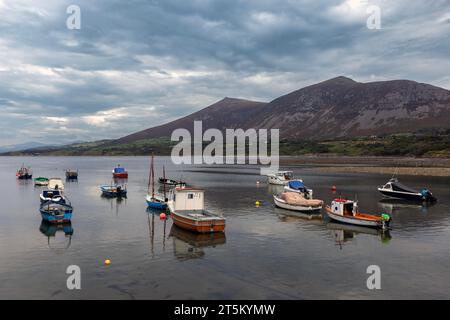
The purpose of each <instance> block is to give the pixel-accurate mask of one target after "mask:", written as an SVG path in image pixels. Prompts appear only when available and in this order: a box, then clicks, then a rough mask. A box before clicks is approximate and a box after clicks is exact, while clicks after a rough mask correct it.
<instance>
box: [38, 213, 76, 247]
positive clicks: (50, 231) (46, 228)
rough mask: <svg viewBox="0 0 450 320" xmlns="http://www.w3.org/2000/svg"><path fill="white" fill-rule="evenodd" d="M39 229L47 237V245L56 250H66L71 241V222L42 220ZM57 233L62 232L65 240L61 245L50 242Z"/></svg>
mask: <svg viewBox="0 0 450 320" xmlns="http://www.w3.org/2000/svg"><path fill="white" fill-rule="evenodd" d="M39 231H41V233H42V234H43V235H45V236H46V237H47V243H48V247H49V248H50V249H52V250H55V251H57V252H63V251H65V250H67V249H68V248H69V247H70V245H71V243H72V235H73V228H72V224H71V223H65V224H51V223H48V222H46V221H45V220H42V222H41V225H40V227H39ZM57 234H64V238H65V241H64V243H63V244H62V245H59V246H55V244H56V243H54V244H52V241H51V240H52V239H56V238H57Z"/></svg>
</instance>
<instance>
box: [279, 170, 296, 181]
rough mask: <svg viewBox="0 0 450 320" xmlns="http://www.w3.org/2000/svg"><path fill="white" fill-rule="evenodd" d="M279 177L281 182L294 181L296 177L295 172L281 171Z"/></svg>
mask: <svg viewBox="0 0 450 320" xmlns="http://www.w3.org/2000/svg"><path fill="white" fill-rule="evenodd" d="M277 177H278V178H280V179H281V180H292V178H293V177H294V172H292V171H279V172H278V173H277Z"/></svg>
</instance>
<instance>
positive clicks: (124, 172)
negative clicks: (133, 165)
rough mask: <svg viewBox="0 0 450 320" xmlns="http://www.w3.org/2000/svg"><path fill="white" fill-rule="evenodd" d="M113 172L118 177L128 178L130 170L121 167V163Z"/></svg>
mask: <svg viewBox="0 0 450 320" xmlns="http://www.w3.org/2000/svg"><path fill="white" fill-rule="evenodd" d="M112 174H113V177H114V178H117V179H128V171H127V170H125V168H123V167H121V166H120V164H119V165H117V167H115V168H114V169H113V171H112Z"/></svg>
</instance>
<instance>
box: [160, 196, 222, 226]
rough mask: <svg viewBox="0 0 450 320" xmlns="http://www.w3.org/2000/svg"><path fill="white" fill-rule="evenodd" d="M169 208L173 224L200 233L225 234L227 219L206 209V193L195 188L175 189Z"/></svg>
mask: <svg viewBox="0 0 450 320" xmlns="http://www.w3.org/2000/svg"><path fill="white" fill-rule="evenodd" d="M168 207H169V210H170V213H171V215H172V219H173V223H174V224H175V225H176V226H178V227H180V228H182V229H186V230H189V231H193V232H198V233H213V232H223V231H224V230H225V218H224V217H223V216H222V215H219V214H214V213H211V212H209V211H207V210H205V207H204V191H203V190H201V189H193V188H175V190H174V191H173V194H172V197H171V200H169V202H168Z"/></svg>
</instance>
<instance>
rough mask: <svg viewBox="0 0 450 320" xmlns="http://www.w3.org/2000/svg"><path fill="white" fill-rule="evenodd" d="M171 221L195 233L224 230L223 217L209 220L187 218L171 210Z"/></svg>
mask: <svg viewBox="0 0 450 320" xmlns="http://www.w3.org/2000/svg"><path fill="white" fill-rule="evenodd" d="M172 219H173V223H174V224H175V225H176V226H177V227H179V228H182V229H185V230H189V231H192V232H197V233H215V232H224V231H225V218H213V219H210V220H207V219H203V220H196V219H189V218H187V217H185V216H184V215H180V214H177V213H176V212H172Z"/></svg>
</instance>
